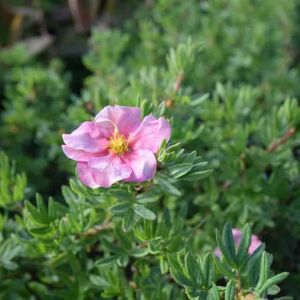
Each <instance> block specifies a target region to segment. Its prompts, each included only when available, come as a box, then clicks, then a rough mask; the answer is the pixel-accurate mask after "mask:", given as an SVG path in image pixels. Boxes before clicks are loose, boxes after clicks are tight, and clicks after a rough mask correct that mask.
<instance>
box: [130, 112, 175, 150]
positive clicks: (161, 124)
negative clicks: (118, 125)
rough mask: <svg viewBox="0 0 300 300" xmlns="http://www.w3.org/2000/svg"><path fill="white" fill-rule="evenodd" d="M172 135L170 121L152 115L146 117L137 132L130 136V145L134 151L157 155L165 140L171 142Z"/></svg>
mask: <svg viewBox="0 0 300 300" xmlns="http://www.w3.org/2000/svg"><path fill="white" fill-rule="evenodd" d="M170 135H171V128H170V124H169V123H168V121H167V120H166V119H164V118H159V119H156V118H154V117H153V116H152V115H150V116H146V117H145V118H144V120H143V122H142V123H141V125H140V126H139V127H138V128H137V130H136V131H135V132H134V133H132V134H131V135H130V137H129V143H130V147H131V148H132V149H135V150H136V149H146V150H150V151H151V152H153V153H156V152H157V151H158V150H159V148H160V146H161V143H162V142H163V140H167V141H169V139H170Z"/></svg>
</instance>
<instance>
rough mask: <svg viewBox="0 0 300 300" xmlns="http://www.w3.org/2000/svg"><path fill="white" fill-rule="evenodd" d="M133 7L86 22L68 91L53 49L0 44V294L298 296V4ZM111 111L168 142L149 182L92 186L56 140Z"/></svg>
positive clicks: (250, 0) (68, 73)
mask: <svg viewBox="0 0 300 300" xmlns="http://www.w3.org/2000/svg"><path fill="white" fill-rule="evenodd" d="M44 2H47V1H44ZM58 2H59V1H58ZM133 2H134V1H132V3H131V5H130V7H131V8H132V10H131V11H130V13H128V16H127V13H126V17H122V18H120V19H121V21H120V22H116V23H113V22H112V23H113V24H112V25H110V24H109V26H104V25H103V24H100V25H98V26H95V27H93V29H92V31H91V34H90V36H89V38H88V50H87V51H86V52H85V53H84V54H83V55H82V57H81V58H80V59H81V60H82V63H83V65H84V68H85V71H83V72H84V74H86V76H85V78H84V80H83V82H82V87H80V93H75V92H77V91H78V86H76V87H74V82H75V83H76V84H77V82H78V81H76V78H75V79H74V77H76V75H74V72H73V71H74V70H72V69H71V68H70V67H69V65H68V66H67V63H66V62H65V61H64V60H63V59H61V58H59V57H56V58H53V53H51V55H50V54H45V55H40V56H35V55H33V54H32V53H31V52H30V51H28V48H26V47H24V46H23V45H22V44H21V43H15V44H14V45H13V46H11V47H10V48H5V49H1V50H0V67H1V74H0V95H1V118H0V145H1V149H2V150H4V152H5V153H4V152H3V153H2V152H1V154H0V299H3V300H6V299H66V300H67V299H78V300H79V299H80V300H81V299H144V300H148V299H153V300H156V299H161V300H164V299H210V300H218V299H226V300H227V299H228V300H229V299H239V300H242V299H244V300H246V299H247V300H250V299H290V298H289V297H287V295H288V296H293V297H294V298H295V299H298V298H299V297H300V292H299V282H300V276H299V271H300V270H299V269H300V267H299V266H300V256H299V251H297V249H298V248H299V242H300V241H299V236H300V221H299V220H300V218H299V216H300V200H299V195H300V185H299V178H300V177H299V175H300V174H299V172H300V170H299V160H300V142H299V133H298V132H299V128H300V108H299V103H298V98H299V96H300V85H299V82H300V76H299V62H298V61H299V53H298V49H297V46H299V41H300V40H299V29H298V23H299V20H298V19H297V18H298V17H299V13H298V11H299V6H300V2H299V1H298V0H289V1H284V0H277V1H274V0H264V1H257V0H243V1H238V0H230V1H223V0H211V1H208V0H207V1H205V0H201V1H199V0H197V1H196V0H190V1H179V0H178V1H177V0H158V1H145V3H139V2H137V3H133ZM37 3H38V1H37ZM0 4H1V1H0ZM51 8H52V6H51V5H48V6H47V5H45V6H43V9H44V10H45V13H46V14H47V13H48V11H49V10H50V9H51ZM129 10H130V9H129ZM106 14H108V15H112V16H113V17H115V18H117V17H119V14H120V12H119V11H118V10H117V11H114V10H112V11H110V10H109V9H108V10H107V12H106ZM49 57H51V59H49ZM110 104H120V105H126V106H138V107H140V108H141V110H142V112H143V115H148V114H150V113H153V114H154V116H156V117H160V116H164V117H165V118H167V119H168V120H169V121H170V123H171V128H172V136H171V141H170V142H169V143H163V145H162V147H161V149H160V151H159V152H158V154H157V161H158V170H157V173H156V176H155V177H154V179H153V180H151V181H149V182H145V183H139V184H134V183H118V184H116V185H113V187H112V188H110V189H101V188H99V189H96V190H92V189H89V188H87V187H84V186H83V185H82V184H81V183H80V181H79V180H78V179H77V177H76V174H75V172H74V166H75V165H74V164H73V163H72V162H71V161H69V160H68V159H67V158H66V157H65V156H64V155H63V152H62V150H61V144H62V143H63V142H62V138H61V136H62V134H63V133H65V132H70V131H72V130H73V129H74V128H76V127H77V126H78V125H79V124H80V123H81V122H83V121H86V120H91V119H92V118H93V117H94V116H95V115H96V114H97V113H98V111H99V110H101V109H102V108H103V107H105V106H106V105H110ZM8 157H9V158H8ZM25 174H26V175H25ZM38 193H40V194H41V195H42V196H41V195H40V194H38ZM43 194H44V195H43ZM48 197H49V198H48ZM230 224H231V225H232V227H235V228H240V229H242V228H243V238H242V241H241V243H240V245H239V247H238V248H237V249H236V246H235V244H234V239H233V236H232V234H231V225H230ZM247 224H248V225H247ZM250 227H251V228H252V232H253V233H255V234H256V235H258V236H259V239H260V240H262V241H263V242H264V243H265V244H266V245H265V244H262V245H261V246H260V247H259V248H258V249H257V250H256V251H255V252H254V253H252V254H251V255H250V254H248V248H249V246H250V241H251V229H250ZM216 230H217V234H216V233H215V231H216ZM220 232H223V233H222V235H221V234H220ZM216 247H219V248H220V249H221V252H222V258H217V257H216V256H215V254H214V249H215V248H216ZM265 249H266V251H268V252H270V253H272V254H273V256H272V255H271V254H269V253H268V252H266V251H265ZM273 257H274V262H273ZM272 262H273V263H272ZM271 264H272V269H273V270H274V271H272V270H271ZM285 271H287V272H289V273H290V274H289V276H288V278H287V279H286V280H285V281H283V282H282V283H280V282H281V281H282V280H284V279H285V278H286V277H287V275H288V273H286V272H285ZM282 272H283V273H282ZM276 274H277V275H276ZM278 283H280V286H281V287H282V291H280V289H279V287H278V286H277V284H278Z"/></svg>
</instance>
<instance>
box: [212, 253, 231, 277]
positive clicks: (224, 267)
mask: <svg viewBox="0 0 300 300" xmlns="http://www.w3.org/2000/svg"><path fill="white" fill-rule="evenodd" d="M213 259H214V263H215V266H216V269H217V270H218V271H219V273H221V274H223V275H225V276H226V277H227V278H229V279H233V278H235V273H234V272H233V271H232V270H231V269H230V268H229V267H228V266H227V265H226V264H225V263H223V262H221V261H220V260H219V258H218V257H216V256H213Z"/></svg>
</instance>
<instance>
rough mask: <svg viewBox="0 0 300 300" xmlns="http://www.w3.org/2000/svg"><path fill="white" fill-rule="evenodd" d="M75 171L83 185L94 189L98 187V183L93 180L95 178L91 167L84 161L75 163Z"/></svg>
mask: <svg viewBox="0 0 300 300" xmlns="http://www.w3.org/2000/svg"><path fill="white" fill-rule="evenodd" d="M77 173H78V176H79V179H80V180H81V182H82V183H83V184H84V185H86V186H88V187H90V188H92V189H96V188H98V187H100V185H99V184H97V183H96V182H95V179H94V177H93V175H92V169H91V168H90V167H89V165H88V164H87V163H86V162H78V163H77Z"/></svg>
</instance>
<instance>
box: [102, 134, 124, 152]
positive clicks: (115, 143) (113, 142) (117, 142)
mask: <svg viewBox="0 0 300 300" xmlns="http://www.w3.org/2000/svg"><path fill="white" fill-rule="evenodd" d="M107 148H108V150H109V151H111V152H112V153H114V154H117V155H121V154H123V153H124V152H127V151H128V142H127V140H126V138H125V136H124V135H122V134H119V133H115V134H114V136H112V137H111V138H110V139H109V141H108V146H107Z"/></svg>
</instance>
